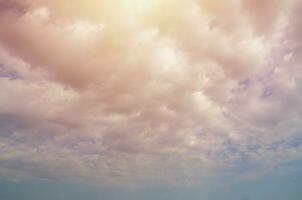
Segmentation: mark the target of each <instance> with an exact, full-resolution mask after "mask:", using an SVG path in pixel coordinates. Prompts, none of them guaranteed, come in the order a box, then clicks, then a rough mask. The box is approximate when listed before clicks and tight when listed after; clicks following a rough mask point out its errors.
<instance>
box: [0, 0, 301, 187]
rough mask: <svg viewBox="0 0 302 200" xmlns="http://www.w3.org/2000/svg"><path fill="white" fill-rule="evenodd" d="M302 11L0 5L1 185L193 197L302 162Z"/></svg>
mask: <svg viewBox="0 0 302 200" xmlns="http://www.w3.org/2000/svg"><path fill="white" fill-rule="evenodd" d="M22 2H23V1H22ZM300 4H301V3H299V2H298V1H297V2H296V1H294V0H291V1H278V0H270V1H266V2H262V1H258V0H246V1H239V0H232V1H228V2H221V1H208V0H190V1H183V0H174V1H172V0H168V1H164V2H163V1H148V0H141V1H136V0H127V1H120V0H115V1H110V2H109V1H96V0H89V1H43V2H41V1H35V0H27V1H24V2H23V3H20V2H19V1H0V15H1V18H0V26H1V30H0V45H1V51H0V58H1V66H0V88H1V91H0V105H1V106H0V152H1V153H0V161H1V162H0V175H1V176H4V177H7V178H10V179H17V180H18V179H26V178H41V179H57V178H66V179H69V180H77V181H85V182H94V183H97V184H102V185H138V184H146V185H148V184H169V185H171V184H172V185H174V184H188V185H191V184H201V183H203V182H205V180H206V179H207V178H209V177H210V176H213V175H217V174H220V172H222V171H224V172H229V173H232V172H234V171H235V172H236V170H237V169H238V168H241V167H245V168H247V169H250V168H252V167H253V168H254V169H259V170H260V169H267V168H271V167H274V166H278V165H280V164H282V163H284V162H288V161H290V160H295V159H298V158H300V156H301V155H302V154H301V153H302V152H301V151H302V150H301V147H302V144H300V142H299V141H300V138H301V134H300V133H299V132H300V130H301V128H302V127H301V125H300V124H302V123H301V120H302V118H301V109H300V108H301V105H300V101H301V88H300V85H301V84H300V82H301V80H302V79H301V75H300V74H302V73H301V69H300V63H301V62H300V61H301V60H300V58H301V55H300V54H301V42H302V40H301V37H300V35H301V34H299V33H300V32H301V27H302V25H301V20H299V19H300V17H299V15H300V9H299V8H300V7H301V5H300ZM246 165H248V166H249V167H246ZM240 171H242V170H240ZM247 173H248V172H247ZM235 174H236V173H235Z"/></svg>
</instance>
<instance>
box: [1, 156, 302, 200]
mask: <svg viewBox="0 0 302 200" xmlns="http://www.w3.org/2000/svg"><path fill="white" fill-rule="evenodd" d="M301 163H302V162H296V163H292V164H291V165H290V166H291V167H290V168H291V169H288V166H287V167H286V169H283V170H281V171H278V174H273V175H270V176H266V177H261V178H259V179H257V180H253V181H234V180H232V179H231V178H223V179H219V180H213V181H211V182H210V183H208V184H206V185H204V186H201V187H194V188H188V187H178V188H171V187H148V188H139V189H135V188H132V189H129V188H128V189H127V188H123V189H122V188H102V187H98V186H92V185H87V184H86V185H85V184H79V183H71V182H60V181H22V182H11V181H7V180H5V179H1V181H0V186H1V187H0V188H1V190H0V196H1V197H2V199H5V200H6V199H9V200H24V199H31V200H40V199H43V200H82V199H90V200H100V199H102V200H121V199H122V200H154V199H156V200H182V199H190V200H220V199H224V200H262V199H274V200H284V199H290V200H300V199H301V195H302V170H301V169H302V167H301ZM293 166H294V167H293Z"/></svg>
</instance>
